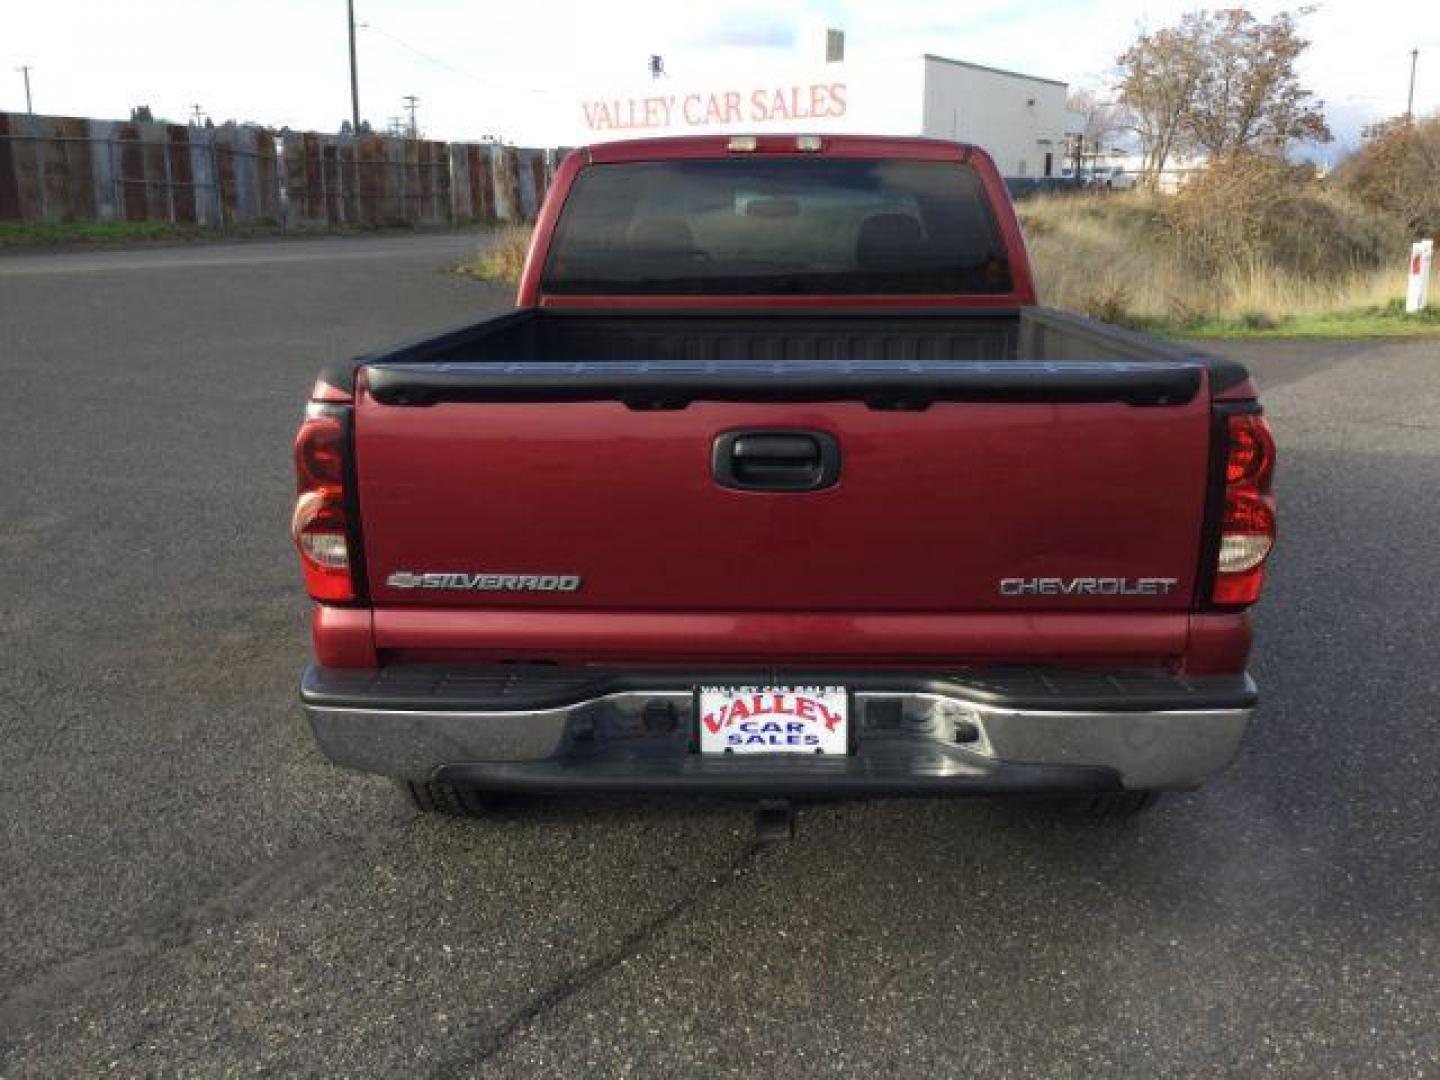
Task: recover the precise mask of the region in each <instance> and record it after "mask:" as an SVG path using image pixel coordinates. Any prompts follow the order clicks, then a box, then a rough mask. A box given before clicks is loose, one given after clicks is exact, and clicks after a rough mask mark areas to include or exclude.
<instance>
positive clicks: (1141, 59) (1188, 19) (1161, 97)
mask: <svg viewBox="0 0 1440 1080" xmlns="http://www.w3.org/2000/svg"><path fill="white" fill-rule="evenodd" d="M1205 18H1206V16H1205V15H1204V13H1191V14H1189V15H1185V16H1183V17H1182V18H1181V20H1180V25H1179V26H1174V27H1166V28H1164V29H1162V30H1156V31H1155V32H1154V33H1147V34H1141V35H1140V38H1139V40H1138V41H1136V42H1135V44H1133V45H1131V46H1130V48H1128V49H1126V50H1125V52H1124V53H1122V54H1121V55H1120V58H1119V59H1118V60H1117V61H1116V64H1117V68H1118V73H1119V90H1120V94H1119V100H1120V103H1121V104H1122V105H1123V106H1124V107H1125V108H1126V109H1127V110H1128V111H1129V113H1130V115H1131V116H1132V117H1134V130H1135V134H1136V135H1138V136H1139V138H1140V149H1141V152H1142V153H1143V154H1144V158H1145V166H1144V168H1145V173H1146V175H1147V176H1148V177H1149V178H1150V180H1151V182H1152V183H1153V182H1154V180H1155V178H1156V177H1158V176H1159V174H1160V173H1161V172H1162V171H1164V169H1165V163H1166V162H1167V161H1169V160H1170V157H1171V155H1172V154H1174V153H1175V151H1176V150H1177V149H1181V148H1183V146H1184V140H1185V139H1186V137H1187V125H1188V123H1189V119H1190V115H1191V111H1192V110H1193V109H1194V107H1195V99H1196V97H1197V95H1198V94H1199V92H1200V82H1201V79H1202V78H1203V77H1204V66H1205V65H1204V57H1203V56H1202V55H1201V54H1200V52H1199V50H1198V49H1197V48H1196V47H1195V41H1196V36H1197V35H1196V27H1197V24H1198V23H1200V22H1202V21H1203V20H1204V19H1205Z"/></svg>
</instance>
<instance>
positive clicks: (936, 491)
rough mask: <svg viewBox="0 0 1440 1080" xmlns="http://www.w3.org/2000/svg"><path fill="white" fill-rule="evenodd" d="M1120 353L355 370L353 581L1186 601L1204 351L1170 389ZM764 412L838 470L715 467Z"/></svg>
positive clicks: (835, 600) (606, 603) (428, 595)
mask: <svg viewBox="0 0 1440 1080" xmlns="http://www.w3.org/2000/svg"><path fill="white" fill-rule="evenodd" d="M532 366H533V365H532ZM598 366H599V365H589V366H588V367H587V369H586V373H587V374H590V375H593V374H594V369H595V368H596V367H598ZM996 366H998V365H991V366H989V369H991V370H992V371H993V368H994V367H996ZM554 367H557V368H559V367H564V366H563V365H554ZM982 367H983V365H982ZM1012 367H1013V370H1014V371H1016V372H1020V371H1021V370H1022V367H1018V366H1012ZM1089 367H1091V368H1096V369H1103V367H1104V366H1103V365H1090V366H1089ZM1135 367H1136V365H1113V366H1112V368H1110V369H1108V376H1107V375H1106V370H1101V371H1100V376H1104V377H1100V376H1097V378H1096V379H1095V386H1096V387H1100V388H1101V389H1096V390H1094V391H1093V392H1090V393H1086V392H1084V391H1083V388H1082V390H1081V391H1080V392H1076V390H1075V384H1076V380H1075V379H1074V378H1070V379H1068V380H1067V378H1066V377H1065V376H1063V375H1062V376H1057V377H1055V378H1054V379H1052V380H1050V381H1049V382H1048V383H1047V382H1046V381H1045V380H1044V379H1043V378H1042V379H1039V380H1031V381H1029V382H1026V381H1025V380H1018V381H1017V378H1014V377H1012V378H1010V379H1009V381H1008V382H1007V381H1006V379H1005V378H1000V379H999V380H998V381H997V380H994V379H991V380H989V382H988V383H987V380H986V379H985V378H983V377H982V376H983V375H984V372H980V373H979V375H976V373H975V371H974V370H971V372H970V374H971V376H973V377H972V378H970V379H969V380H968V381H966V380H964V379H961V380H959V381H958V382H956V383H955V385H954V386H953V387H951V390H949V391H946V390H944V389H943V388H942V389H941V391H940V392H935V393H929V394H922V395H921V396H920V397H918V398H917V397H915V396H914V394H913V393H912V394H911V396H910V397H908V398H907V397H906V396H905V394H904V393H902V390H903V387H902V386H900V382H903V380H900V381H899V382H897V381H896V380H895V379H892V380H891V383H893V384H894V385H891V384H889V383H887V384H886V386H887V387H888V388H889V389H888V390H886V392H884V393H881V392H880V391H879V390H877V388H876V383H875V382H874V380H873V379H872V380H870V381H868V382H867V381H866V380H865V379H864V378H860V377H857V378H855V379H853V380H851V382H850V383H847V382H846V381H845V380H843V379H841V380H832V381H831V382H830V383H829V384H828V389H827V386H826V385H821V384H818V383H817V384H816V385H815V386H813V387H811V388H810V389H806V388H805V387H804V385H803V384H802V383H803V381H797V380H796V379H795V378H794V377H793V375H792V376H791V377H787V378H783V379H778V380H777V382H776V385H783V386H784V387H786V388H787V391H786V392H785V393H780V394H771V393H765V392H763V391H764V386H763V385H761V384H759V383H756V382H754V381H752V382H751V383H746V382H745V380H739V381H735V380H731V381H730V382H724V381H723V380H721V381H712V383H711V384H710V385H713V387H715V388H716V389H714V390H713V391H712V392H707V391H706V390H705V386H706V385H707V384H706V382H705V380H703V379H698V378H697V379H696V380H695V381H694V384H693V385H691V386H689V388H688V389H685V390H684V392H683V393H680V394H679V396H678V399H677V396H676V394H675V393H674V392H673V386H674V385H687V384H684V380H680V383H679V384H677V383H676V382H675V380H674V379H671V380H670V384H671V385H672V392H671V393H670V394H669V395H668V396H666V395H663V394H652V395H650V396H648V397H647V396H646V395H645V394H643V393H638V394H637V393H625V392H621V390H617V388H616V386H615V385H612V384H611V383H607V382H605V380H603V379H602V380H599V381H598V382H597V381H595V380H593V379H592V380H591V381H590V382H587V381H586V380H585V379H584V378H581V379H578V380H571V381H569V382H566V383H563V384H560V383H557V384H555V385H554V386H550V387H548V388H547V387H543V386H539V385H538V384H535V383H534V382H533V380H532V382H530V383H525V384H524V385H523V386H522V385H520V384H519V383H516V384H515V385H513V386H510V387H509V388H508V389H507V388H506V386H504V385H501V384H500V383H496V382H495V381H494V380H488V381H487V380H479V382H478V383H477V382H476V381H475V380H471V381H470V382H468V383H464V382H463V380H462V381H460V382H456V383H455V384H454V385H452V386H450V388H449V389H448V390H447V389H446V388H445V387H444V386H443V385H441V388H440V389H439V390H435V389H434V386H436V385H440V384H443V382H444V380H443V379H441V380H439V382H438V383H437V382H436V381H435V380H434V379H431V380H430V382H429V383H428V384H427V381H426V379H425V378H414V379H410V380H408V381H407V380H406V379H404V378H395V377H393V372H392V373H391V377H389V378H388V379H386V378H380V377H377V376H378V375H379V374H380V373H374V372H372V373H370V378H369V381H370V383H371V384H375V386H379V384H381V383H383V384H384V385H383V387H380V388H375V387H374V386H372V388H371V389H367V386H366V379H365V378H362V380H361V393H360V395H359V398H358V406H357V409H356V422H355V439H356V458H357V471H358V489H359V501H360V516H361V524H362V529H363V534H364V538H365V539H364V545H365V551H364V554H365V564H366V568H367V574H368V585H369V589H370V593H371V597H372V599H373V600H374V602H375V603H376V605H377V606H380V607H386V606H418V605H424V606H429V607H447V608H449V607H457V606H458V607H471V608H476V609H481V608H484V609H497V608H500V609H517V608H519V609H547V608H548V609H566V610H572V611H585V610H597V611H598V610H609V611H653V612H687V611H688V612H702V611H710V612H724V611H737V612H740V611H751V612H763V611H776V612H784V611H794V612H814V613H819V612H832V613H833V612H844V611H854V612H857V613H860V612H866V613H875V612H895V613H900V612H1001V611H1005V612H1014V611H1041V610H1075V611H1079V610H1085V611H1097V612H1100V611H1103V612H1120V611H1151V612H1160V611H1182V610H1185V609H1187V608H1188V607H1189V606H1190V603H1191V594H1192V591H1193V589H1194V584H1195V573H1196V567H1197V564H1198V562H1199V544H1200V542H1201V536H1202V521H1203V517H1204V510H1205V502H1206V486H1207V474H1208V465H1207V462H1208V460H1209V439H1210V411H1209V396H1208V392H1207V389H1206V387H1205V385H1204V375H1203V372H1199V371H1193V372H1190V373H1188V374H1187V378H1191V379H1192V380H1193V382H1192V385H1191V392H1190V393H1189V394H1188V395H1186V394H1183V393H1175V392H1173V390H1172V391H1168V392H1167V391H1161V392H1159V393H1154V394H1151V396H1150V397H1149V398H1147V397H1146V396H1145V394H1144V393H1143V392H1138V394H1137V392H1134V391H1133V385H1132V389H1131V390H1123V389H1118V388H1120V387H1122V386H1123V384H1125V379H1123V378H1119V375H1121V374H1123V373H1124V370H1130V369H1134V368H1135ZM971 368H972V369H974V368H975V366H974V365H972V366H971ZM1122 369H1123V370H1122ZM891 370H892V371H893V370H895V368H894V365H892V366H891ZM955 370H956V371H958V370H959V369H958V368H957V369H955ZM1067 370H1074V371H1083V370H1085V366H1083V365H1077V366H1072V368H1070V369H1067ZM912 373H915V369H912ZM1131 373H1132V374H1133V371H1132V372H1131ZM432 374H433V373H432ZM930 375H933V372H930V373H927V372H923V371H920V372H918V374H916V376H915V387H919V386H921V385H922V384H923V383H924V381H925V378H927V377H929V376H930ZM1107 378H1108V381H1107ZM1080 381H1081V382H1083V379H1082V380H1080ZM1141 381H1143V380H1141ZM1153 381H1154V380H1152V382H1153ZM612 382H613V380H612ZM1170 382H1171V383H1173V382H1174V380H1173V379H1171V380H1170ZM462 383H463V385H462ZM1131 383H1132V384H1134V383H1135V380H1134V379H1132V380H1131ZM1160 383H1161V384H1163V383H1165V380H1164V379H1160ZM851 384H853V385H851ZM427 385H430V386H431V389H430V390H428V391H427V390H426V389H425V387H426V386H427ZM945 385H949V384H945ZM1105 386H1111V387H1112V389H1113V392H1111V391H1107V390H1104V389H1103V387H1105ZM567 387H568V389H566V388H567ZM915 387H912V388H911V389H912V391H914V390H915ZM1007 387H1008V388H1009V389H1007ZM1017 387H1018V389H1017ZM1047 387H1048V388H1049V389H1047ZM372 389H373V392H372ZM652 389H653V388H652ZM881 389H885V387H882V388H881ZM1052 390H1053V392H1052ZM767 430H779V431H799V432H804V433H818V434H820V435H825V436H829V437H831V438H833V440H834V444H835V446H836V447H837V448H838V457H839V462H838V476H837V477H836V479H835V482H834V483H833V484H832V485H831V486H828V487H825V488H824V489H823V490H814V491H801V492H780V491H755V490H737V489H735V488H734V487H727V486H724V485H723V484H722V483H721V482H720V480H718V479H717V474H716V465H717V459H716V454H717V451H716V443H717V439H719V438H721V437H722V436H723V435H725V434H727V433H733V432H737V431H755V432H760V433H764V432H765V431H767Z"/></svg>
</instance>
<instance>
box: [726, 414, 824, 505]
mask: <svg viewBox="0 0 1440 1080" xmlns="http://www.w3.org/2000/svg"><path fill="white" fill-rule="evenodd" d="M712 464H713V466H714V470H715V480H716V481H717V482H718V483H719V484H720V486H721V487H727V488H732V489H735V490H737V491H820V490H823V489H824V488H828V487H831V486H832V485H834V483H835V482H836V481H837V480H838V479H840V444H839V443H838V442H836V441H835V436H833V435H830V434H828V433H826V432H823V431H794V430H790V429H779V428H758V429H751V430H748V431H727V432H725V433H724V434H722V435H720V436H719V437H717V438H716V440H715V452H714V455H713V458H712Z"/></svg>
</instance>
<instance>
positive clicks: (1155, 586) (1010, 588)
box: [1000, 577, 1180, 596]
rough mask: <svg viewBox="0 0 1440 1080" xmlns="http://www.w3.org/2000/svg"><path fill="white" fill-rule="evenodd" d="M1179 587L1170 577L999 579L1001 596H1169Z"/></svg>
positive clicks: (1177, 581) (1176, 580)
mask: <svg viewBox="0 0 1440 1080" xmlns="http://www.w3.org/2000/svg"><path fill="white" fill-rule="evenodd" d="M1179 584H1180V579H1179V578H1173V577H1142V578H1118V577H1072V578H1058V577H1046V578H1038V577H1030V578H1020V577H1009V578H1001V579H1000V595H1001V596H1169V595H1170V594H1171V593H1172V592H1174V591H1175V586H1177V585H1179Z"/></svg>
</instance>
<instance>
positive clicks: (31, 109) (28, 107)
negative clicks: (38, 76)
mask: <svg viewBox="0 0 1440 1080" xmlns="http://www.w3.org/2000/svg"><path fill="white" fill-rule="evenodd" d="M15 70H16V71H18V72H20V74H21V75H23V76H25V111H26V112H27V113H29V114H30V115H31V116H34V115H35V106H34V105H32V104H30V65H29V64H22V65H21V66H20V67H18V68H16V69H15Z"/></svg>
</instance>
